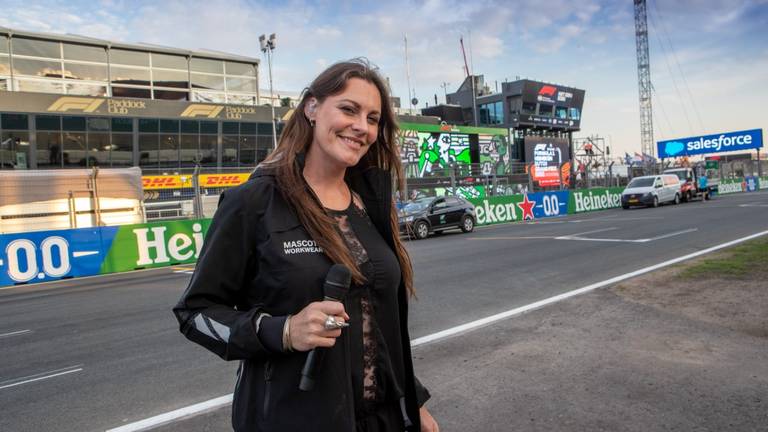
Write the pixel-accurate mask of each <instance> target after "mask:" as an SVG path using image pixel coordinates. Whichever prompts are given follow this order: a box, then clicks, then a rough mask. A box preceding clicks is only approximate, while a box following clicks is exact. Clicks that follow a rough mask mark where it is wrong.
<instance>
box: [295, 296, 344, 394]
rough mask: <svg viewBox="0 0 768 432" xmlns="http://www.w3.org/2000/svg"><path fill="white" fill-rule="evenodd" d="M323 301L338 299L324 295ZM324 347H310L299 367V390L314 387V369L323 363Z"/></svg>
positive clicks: (310, 389) (307, 389)
mask: <svg viewBox="0 0 768 432" xmlns="http://www.w3.org/2000/svg"><path fill="white" fill-rule="evenodd" d="M323 300H325V301H335V302H337V301H340V300H339V299H335V298H333V297H329V296H325V297H324V298H323ZM325 351H326V350H325V348H312V349H311V350H310V351H309V353H308V354H307V359H306V360H305V361H304V367H303V368H301V380H300V381H299V390H301V391H312V389H314V388H315V371H316V370H317V367H318V366H319V365H320V364H322V363H323V358H324V357H325Z"/></svg>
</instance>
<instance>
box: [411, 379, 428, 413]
mask: <svg viewBox="0 0 768 432" xmlns="http://www.w3.org/2000/svg"><path fill="white" fill-rule="evenodd" d="M413 379H414V384H416V405H418V406H419V408H421V407H422V406H424V404H425V403H427V401H428V400H429V399H430V398H431V397H432V395H431V394H429V390H427V388H426V387H424V385H422V384H421V381H419V378H417V377H415V376H414V377H413Z"/></svg>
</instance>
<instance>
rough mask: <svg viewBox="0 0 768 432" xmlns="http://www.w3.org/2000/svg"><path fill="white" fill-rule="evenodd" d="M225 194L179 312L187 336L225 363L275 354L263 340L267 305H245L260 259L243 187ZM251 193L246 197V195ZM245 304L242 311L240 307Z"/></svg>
mask: <svg viewBox="0 0 768 432" xmlns="http://www.w3.org/2000/svg"><path fill="white" fill-rule="evenodd" d="M235 189H239V190H234V189H233V190H230V191H227V192H225V193H223V194H222V195H221V198H220V199H219V207H218V209H217V211H216V214H215V215H214V218H213V221H212V222H211V226H210V227H209V229H208V233H207V234H206V238H205V242H204V244H203V247H202V250H201V253H200V257H199V258H198V262H197V266H196V268H195V272H194V274H193V276H192V279H191V280H190V282H189V286H188V287H187V290H186V291H185V292H184V295H182V297H181V299H180V300H179V303H178V304H177V305H176V307H174V309H173V312H174V314H175V315H176V318H177V319H178V321H179V326H180V330H181V332H182V333H183V334H184V336H186V337H187V339H189V340H191V341H192V342H195V343H198V344H200V345H202V346H203V347H205V348H207V349H208V350H210V351H212V352H214V353H215V354H216V355H218V356H219V357H221V358H223V359H225V360H239V359H246V358H254V357H258V356H266V355H269V352H268V351H267V350H266V349H265V347H264V346H263V344H262V343H261V341H260V340H259V337H258V333H259V329H258V328H257V326H258V325H259V322H260V321H261V320H260V319H259V318H260V317H261V318H263V316H268V315H267V314H265V313H264V312H263V309H262V307H261V305H252V306H251V307H250V308H249V309H247V310H246V307H244V306H242V305H244V304H246V302H245V301H244V299H245V293H246V290H247V288H248V283H249V281H250V280H253V278H254V277H255V276H256V272H257V270H258V269H257V268H256V267H257V262H258V261H257V259H256V256H255V254H256V247H255V239H254V236H253V232H252V227H253V226H254V225H255V224H256V223H257V221H255V220H249V219H251V218H248V217H247V215H246V211H245V209H244V207H245V206H246V205H247V201H248V199H247V195H248V194H244V193H243V191H242V189H240V188H235ZM243 195H246V196H243ZM238 306H240V307H238Z"/></svg>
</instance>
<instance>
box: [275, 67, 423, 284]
mask: <svg viewBox="0 0 768 432" xmlns="http://www.w3.org/2000/svg"><path fill="white" fill-rule="evenodd" d="M351 78H360V79H362V80H365V81H367V82H369V83H371V84H373V85H374V86H376V88H377V89H378V90H379V95H380V96H381V116H380V119H379V132H378V136H377V138H376V142H375V143H373V144H372V145H371V148H370V149H369V150H368V152H367V153H366V154H365V156H363V158H362V159H361V160H360V162H359V163H358V166H359V167H377V168H380V169H383V170H386V171H389V172H390V174H391V175H392V177H393V179H394V180H395V185H396V190H403V185H404V182H405V178H404V177H403V170H402V166H401V164H400V150H399V147H398V145H397V132H398V129H399V128H398V126H397V119H396V117H395V113H394V111H393V110H392V103H391V101H390V98H389V90H388V88H387V85H386V84H385V83H384V80H383V79H382V78H381V76H380V75H379V73H378V72H377V70H376V68H375V67H373V66H371V64H370V63H369V62H368V61H367V60H365V59H360V58H358V59H352V60H349V61H344V62H339V63H336V64H334V65H332V66H330V67H329V68H327V69H326V70H324V71H323V72H322V73H320V75H318V76H317V78H315V80H314V81H312V84H310V85H309V87H308V88H306V89H305V90H304V93H303V95H302V97H301V101H300V102H299V104H298V105H297V106H296V108H295V110H294V113H293V115H292V116H291V118H290V119H289V120H288V121H287V123H286V125H285V128H284V129H283V133H282V135H281V136H280V142H279V143H278V144H277V148H276V149H275V150H274V151H273V152H272V153H271V154H270V155H269V156H268V157H267V158H266V159H265V160H264V161H263V162H262V164H261V165H260V167H264V168H267V169H274V170H275V173H276V177H277V182H278V185H279V186H280V189H281V191H282V193H283V196H285V198H286V200H287V201H288V203H289V204H290V205H291V206H292V207H293V208H294V210H295V211H296V213H297V215H298V217H299V220H300V221H301V223H302V224H303V225H304V228H306V230H307V231H308V232H309V235H310V236H311V237H312V239H313V240H315V242H316V243H317V244H318V245H319V246H320V247H322V248H323V251H324V253H325V254H326V255H327V256H328V257H329V258H330V259H331V261H333V262H334V263H338V264H344V265H345V266H347V268H349V269H350V271H351V273H352V278H353V280H354V281H355V282H357V283H362V282H364V281H365V277H364V276H363V274H362V272H361V271H360V268H359V267H358V266H357V264H356V262H355V260H354V259H353V258H352V255H351V253H350V252H349V249H348V248H347V246H346V243H344V240H343V239H342V238H341V234H340V233H339V232H338V231H337V229H336V228H335V221H334V220H333V219H332V218H331V217H330V216H329V215H328V214H326V212H325V211H324V210H323V207H322V204H321V203H320V202H319V200H318V199H317V198H316V197H315V196H314V193H313V192H312V190H311V189H310V188H309V186H308V185H307V183H306V181H305V180H304V176H303V175H302V172H301V167H300V165H299V164H298V163H297V161H296V158H297V156H298V155H299V154H302V153H306V152H307V151H308V150H309V146H310V145H311V144H312V139H313V133H314V131H313V127H312V125H311V124H310V123H309V119H307V117H306V116H305V115H304V107H305V106H306V104H307V101H308V100H309V99H310V98H315V99H317V101H318V102H320V103H322V102H323V101H324V100H325V99H326V98H327V97H328V96H333V95H337V94H339V93H341V92H343V91H344V89H345V88H346V86H347V82H348V81H349V80H350V79H351ZM388 199H391V197H388ZM389 222H390V228H391V231H392V236H393V239H392V240H393V241H394V245H395V254H396V255H397V260H398V261H399V262H400V269H401V271H402V278H403V282H404V283H405V287H406V289H407V291H408V294H409V295H411V296H413V295H415V290H414V288H413V268H412V266H411V260H410V257H409V256H408V252H407V251H406V250H405V246H404V245H403V243H402V241H401V240H400V236H399V235H398V219H397V209H396V208H395V206H394V204H393V205H391V212H390V216H389Z"/></svg>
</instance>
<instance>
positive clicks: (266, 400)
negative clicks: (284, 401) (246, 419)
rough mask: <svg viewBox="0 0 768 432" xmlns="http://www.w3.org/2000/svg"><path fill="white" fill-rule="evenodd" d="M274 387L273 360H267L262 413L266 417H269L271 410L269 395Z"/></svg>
mask: <svg viewBox="0 0 768 432" xmlns="http://www.w3.org/2000/svg"><path fill="white" fill-rule="evenodd" d="M271 388H272V362H271V361H267V362H265V363H264V408H263V412H262V414H263V415H264V418H265V419H266V418H267V413H268V412H269V396H270V393H271V391H270V390H271Z"/></svg>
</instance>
